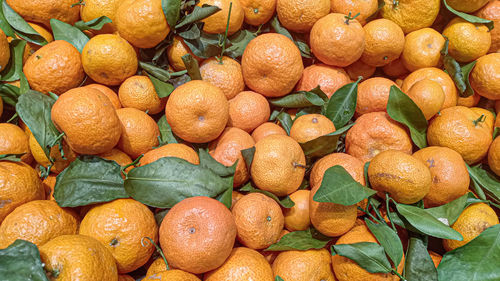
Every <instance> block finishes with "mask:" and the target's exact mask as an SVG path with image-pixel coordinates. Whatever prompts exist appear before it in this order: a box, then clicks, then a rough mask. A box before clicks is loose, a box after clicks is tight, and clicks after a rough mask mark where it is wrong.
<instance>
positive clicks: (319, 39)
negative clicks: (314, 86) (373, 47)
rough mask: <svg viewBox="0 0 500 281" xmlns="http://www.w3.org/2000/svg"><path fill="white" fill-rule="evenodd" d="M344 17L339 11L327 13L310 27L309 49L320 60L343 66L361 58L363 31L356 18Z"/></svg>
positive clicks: (363, 40) (363, 44)
mask: <svg viewBox="0 0 500 281" xmlns="http://www.w3.org/2000/svg"><path fill="white" fill-rule="evenodd" d="M353 16H354V15H353ZM346 17H347V16H346V15H344V14H339V13H331V14H328V15H326V16H324V17H322V18H321V19H319V20H318V21H316V23H315V24H314V26H313V28H312V29H311V33H310V38H309V44H310V46H311V51H312V52H313V54H314V55H315V56H316V57H317V58H318V59H319V60H320V61H321V62H323V63H326V64H328V65H334V66H340V67H344V66H348V65H350V64H352V63H353V62H355V61H357V60H358V59H359V58H361V55H362V54H363V51H364V49H365V37H366V36H365V31H364V30H363V27H362V26H361V24H360V23H359V22H358V21H357V20H356V19H351V20H349V19H347V18H346Z"/></svg>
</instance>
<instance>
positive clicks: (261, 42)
mask: <svg viewBox="0 0 500 281" xmlns="http://www.w3.org/2000/svg"><path fill="white" fill-rule="evenodd" d="M241 70H242V72H243V79H244V81H245V84H246V86H247V87H249V88H250V89H252V90H254V91H256V92H257V93H259V94H262V95H264V96H265V97H281V96H284V95H286V94H288V93H290V91H292V90H293V88H294V87H295V84H296V83H297V82H298V81H299V80H300V77H302V71H303V70H304V64H303V63H302V57H301V55H300V51H299V48H298V47H297V46H296V45H295V44H294V43H293V42H292V40H290V39H288V38H287V37H286V36H284V35H281V34H277V33H266V34H262V35H259V36H257V37H256V38H254V39H253V40H252V41H250V43H248V45H247V47H246V48H245V51H244V52H243V56H242V58H241Z"/></svg>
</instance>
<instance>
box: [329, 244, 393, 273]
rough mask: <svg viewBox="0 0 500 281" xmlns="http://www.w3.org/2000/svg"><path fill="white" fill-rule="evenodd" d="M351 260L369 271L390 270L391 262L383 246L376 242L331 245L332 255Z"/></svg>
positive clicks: (383, 271) (384, 271)
mask: <svg viewBox="0 0 500 281" xmlns="http://www.w3.org/2000/svg"><path fill="white" fill-rule="evenodd" d="M335 254H337V255H339V256H343V257H346V258H348V259H351V260H353V261H354V262H356V263H357V264H358V265H359V266H361V267H362V268H364V269H365V270H366V271H368V272H370V273H388V272H391V270H392V268H391V264H390V263H389V261H388V260H387V257H386V256H385V252H384V248H383V247H382V246H380V245H379V244H377V243H372V242H361V243H354V244H339V245H333V246H332V255H335Z"/></svg>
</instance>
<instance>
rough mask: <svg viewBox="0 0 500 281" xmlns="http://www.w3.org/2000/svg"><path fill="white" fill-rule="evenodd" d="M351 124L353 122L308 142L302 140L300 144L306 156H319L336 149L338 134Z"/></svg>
mask: <svg viewBox="0 0 500 281" xmlns="http://www.w3.org/2000/svg"><path fill="white" fill-rule="evenodd" d="M352 126H354V123H352V124H349V125H347V126H345V127H343V128H340V129H338V130H336V131H335V132H332V133H329V134H326V135H324V136H321V137H317V138H315V139H313V140H310V141H308V142H302V143H300V146H301V147H302V150H303V151H304V154H305V155H306V156H311V157H321V156H324V155H327V154H330V153H332V152H334V151H335V150H336V149H337V144H338V140H339V138H340V136H341V135H343V134H344V133H346V132H347V131H348V130H349V129H350V128H351V127H352Z"/></svg>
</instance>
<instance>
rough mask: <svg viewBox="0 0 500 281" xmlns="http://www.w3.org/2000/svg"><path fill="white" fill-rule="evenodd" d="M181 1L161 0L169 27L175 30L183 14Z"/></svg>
mask: <svg viewBox="0 0 500 281" xmlns="http://www.w3.org/2000/svg"><path fill="white" fill-rule="evenodd" d="M181 4H182V1H181V0H161V8H162V10H163V14H164V15H165V18H166V19H167V23H168V26H170V28H171V29H172V30H173V29H174V28H175V25H176V24H177V21H178V20H179V15H180V12H181Z"/></svg>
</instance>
